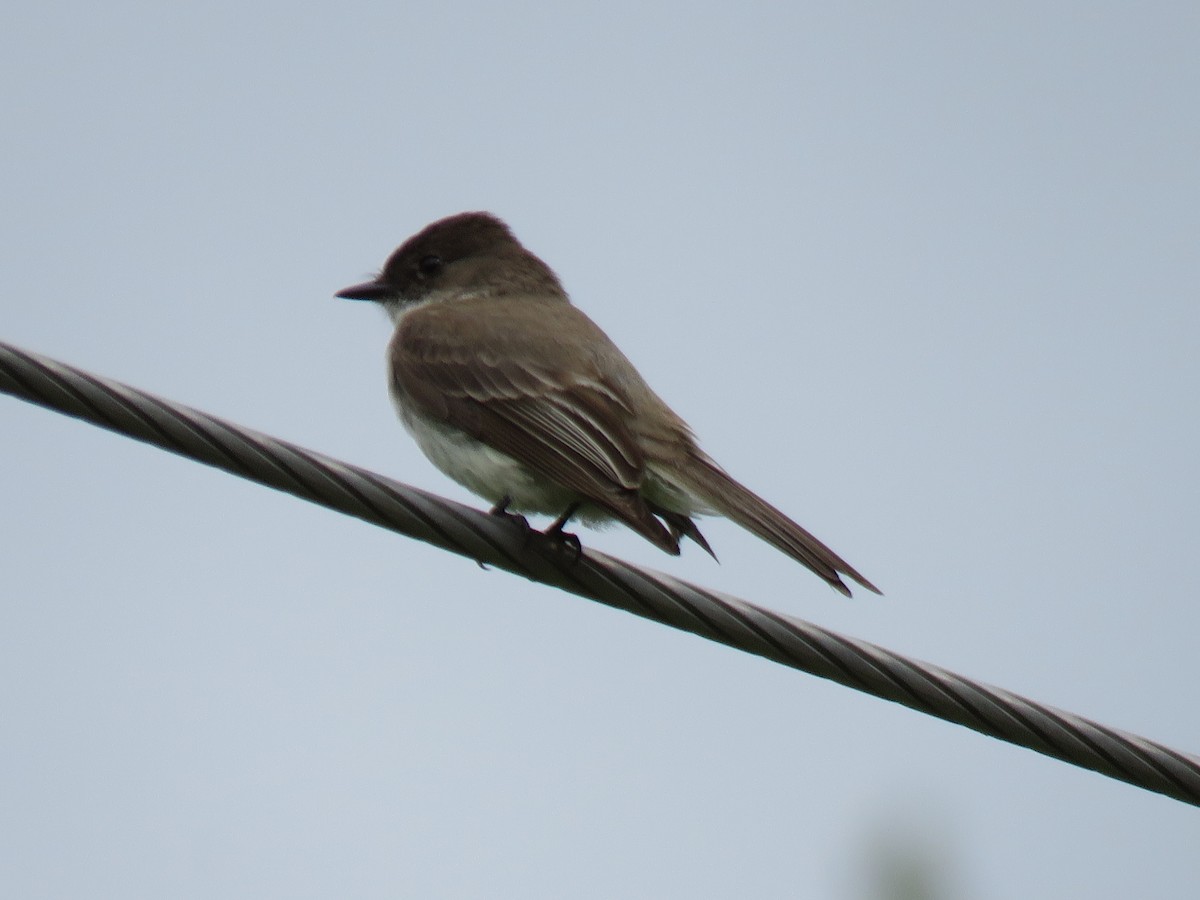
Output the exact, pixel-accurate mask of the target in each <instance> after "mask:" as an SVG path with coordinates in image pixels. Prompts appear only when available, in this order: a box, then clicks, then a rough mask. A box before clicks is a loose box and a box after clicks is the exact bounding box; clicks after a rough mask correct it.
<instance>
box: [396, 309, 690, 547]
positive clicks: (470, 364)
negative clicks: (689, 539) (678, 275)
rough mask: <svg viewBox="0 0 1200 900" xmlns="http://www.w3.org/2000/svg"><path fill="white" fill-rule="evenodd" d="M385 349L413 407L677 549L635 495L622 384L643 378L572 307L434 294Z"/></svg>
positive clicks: (635, 449)
mask: <svg viewBox="0 0 1200 900" xmlns="http://www.w3.org/2000/svg"><path fill="white" fill-rule="evenodd" d="M390 352H391V373H392V379H393V381H394V386H395V388H396V389H397V390H398V391H399V392H400V393H401V394H402V395H403V396H404V397H405V398H406V400H407V401H408V402H411V403H412V404H413V405H414V406H415V407H416V408H417V409H418V410H420V411H422V412H424V413H425V414H426V415H428V416H431V417H433V418H435V419H438V420H440V421H443V422H446V423H447V424H450V425H453V426H455V427H457V428H460V429H462V430H463V431H465V432H466V433H467V434H469V435H471V436H472V437H474V438H475V439H476V440H479V441H481V442H483V443H485V444H487V445H488V446H490V447H493V448H495V449H497V450H500V451H502V452H504V453H506V454H508V455H509V456H511V457H513V458H514V459H516V460H517V461H518V462H520V463H521V464H523V465H525V466H526V467H528V468H529V469H532V470H533V471H535V472H538V473H541V474H542V475H544V476H545V477H546V478H548V479H549V480H550V481H552V482H554V483H556V484H558V485H561V486H562V487H565V488H567V489H569V490H571V491H573V492H575V493H577V494H579V495H580V496H581V497H582V498H585V499H587V500H589V501H591V502H593V503H595V504H598V505H599V506H601V507H604V508H605V509H607V510H608V511H610V512H611V513H612V514H613V515H615V516H617V517H618V518H619V519H621V520H622V521H624V522H625V523H626V524H628V525H629V526H630V527H631V528H633V529H634V530H635V531H637V532H639V533H640V534H642V535H643V536H645V537H646V538H648V539H649V540H650V541H652V542H653V543H655V544H657V545H658V546H659V547H662V548H663V549H664V550H666V551H668V552H670V553H678V552H679V545H678V542H677V540H676V539H675V538H674V537H672V535H671V533H670V532H669V531H668V529H667V528H665V527H664V526H663V524H662V523H661V522H659V521H658V519H656V518H655V517H654V515H653V514H652V513H651V511H650V509H649V508H648V507H647V505H646V503H645V501H644V500H643V499H642V497H641V495H640V493H639V490H640V488H641V486H642V482H643V478H644V476H645V457H644V455H643V453H642V450H641V448H640V446H639V445H638V442H637V438H636V437H635V435H634V433H633V431H632V430H631V429H630V427H629V424H628V423H629V421H630V419H631V417H632V415H633V408H632V406H631V401H630V398H629V396H628V394H627V393H626V390H625V389H624V387H623V385H625V384H629V383H631V382H630V379H632V382H633V383H635V384H639V385H640V384H641V379H640V377H639V376H638V375H637V373H636V372H634V371H633V367H632V365H631V364H630V363H629V362H628V361H627V360H626V359H625V357H624V356H622V355H621V354H620V351H618V350H617V349H616V347H615V346H613V345H612V342H611V341H609V339H608V337H607V336H606V335H605V334H604V333H603V332H602V331H600V329H599V328H597V327H596V326H595V324H593V323H592V321H591V320H590V319H588V318H587V317H586V316H585V315H584V314H583V313H581V312H580V311H579V310H578V309H576V308H575V307H573V306H571V305H570V304H568V303H567V302H565V301H561V300H546V301H543V300H538V299H534V298H519V299H518V298H513V299H496V298H492V299H486V300H485V299H480V300H457V301H454V302H452V303H439V302H434V303H430V304H428V305H426V306H422V307H419V308H417V309H415V310H412V311H411V312H409V313H407V314H406V315H405V316H404V318H403V319H402V320H401V323H400V325H399V327H398V328H397V330H396V336H395V337H394V338H393V340H392V344H391V350H390ZM602 362H603V363H605V364H604V365H601V363H602ZM614 367H615V369H616V372H615V377H614V371H613V369H614ZM626 368H627V369H628V371H625V369H626Z"/></svg>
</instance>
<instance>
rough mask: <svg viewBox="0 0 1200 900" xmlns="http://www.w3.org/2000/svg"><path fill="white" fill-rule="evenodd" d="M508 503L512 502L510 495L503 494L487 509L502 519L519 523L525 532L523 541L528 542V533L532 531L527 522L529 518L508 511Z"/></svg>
mask: <svg viewBox="0 0 1200 900" xmlns="http://www.w3.org/2000/svg"><path fill="white" fill-rule="evenodd" d="M510 503H512V497H510V496H509V495H508V494H505V495H504V496H503V497H501V498H500V500H499V502H498V503H497V504H496V505H495V506H493V507H492V508H491V509H490V510H489V513H490V514H491V515H493V516H500V517H501V518H503V519H508V521H510V522H516V523H517V524H518V525H520V526H521V529H522V530H523V531H524V532H525V543H526V544H528V543H529V535H530V533H531V532H532V531H533V527H532V526H531V525H530V524H529V520H528V519H526V518H525V517H524V516H523V515H521V514H520V513H513V512H509V511H508V506H509V504H510Z"/></svg>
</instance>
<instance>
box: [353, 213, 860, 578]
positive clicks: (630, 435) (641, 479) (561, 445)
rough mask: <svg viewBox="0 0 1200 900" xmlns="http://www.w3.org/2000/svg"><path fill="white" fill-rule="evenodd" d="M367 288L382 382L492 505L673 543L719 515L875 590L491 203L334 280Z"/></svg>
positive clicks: (444, 464) (412, 427) (442, 456)
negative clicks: (723, 462)
mask: <svg viewBox="0 0 1200 900" xmlns="http://www.w3.org/2000/svg"><path fill="white" fill-rule="evenodd" d="M337 296H338V297H345V298H347V299H350V300H373V301H375V302H376V303H379V304H380V305H381V306H382V307H383V308H384V309H385V310H386V311H387V313H388V315H389V316H391V319H392V322H393V323H394V324H395V326H396V331H395V334H394V335H393V336H392V340H391V343H390V345H389V346H388V361H389V367H390V373H389V374H390V379H389V388H390V391H391V396H392V402H393V403H394V404H395V406H396V411H397V412H398V413H399V415H400V420H401V421H402V422H403V423H404V425H405V427H406V428H407V429H408V431H409V432H410V433H411V434H412V436H413V437H414V438H416V441H417V444H418V445H419V446H420V447H421V450H422V451H424V453H425V455H426V456H427V457H429V459H430V461H432V462H433V464H434V465H435V466H437V467H438V468H439V469H441V470H442V471H443V472H445V473H446V474H447V475H449V476H450V477H451V478H453V479H454V480H455V481H457V482H459V483H460V484H462V485H464V486H465V487H467V488H469V489H470V490H471V491H473V492H474V493H476V494H478V495H479V496H481V497H483V498H484V499H485V500H487V501H489V502H490V503H492V504H494V506H493V512H497V513H505V512H507V511H509V510H513V511H516V512H525V513H542V514H547V515H554V516H558V517H559V518H558V519H557V521H556V522H555V523H554V525H553V526H551V528H550V529H549V530H548V533H553V534H558V535H559V536H561V534H562V527H563V525H565V524H566V522H567V521H568V520H569V519H570V518H571V516H572V515H575V514H578V515H579V517H580V518H581V519H582V520H583V521H585V522H593V523H601V522H606V521H609V522H611V521H612V520H614V519H617V520H620V521H621V522H624V523H625V524H626V525H628V526H629V527H630V528H632V529H633V530H634V531H636V532H637V533H638V534H640V535H642V536H643V537H645V538H646V539H647V540H649V541H650V542H651V543H653V544H655V545H656V546H658V547H661V548H662V549H663V550H665V551H667V552H668V553H671V554H676V555H677V554H678V553H679V541H680V539H681V538H683V537H688V538H691V539H692V540H693V541H695V542H696V543H697V544H699V545H700V546H701V547H703V548H704V549H705V550H707V551H708V552H709V553H712V550H711V549H710V548H709V546H708V542H707V541H706V540H705V539H704V537H703V535H701V534H700V531H699V529H697V528H696V524H695V523H694V522H693V521H692V516H695V515H704V514H713V513H715V514H720V515H723V516H727V517H728V518H730V519H732V520H733V521H735V522H737V523H738V524H739V525H741V526H742V527H743V528H746V529H748V530H749V531H751V532H753V533H754V534H756V535H758V536H759V537H760V538H762V539H763V540H765V541H767V542H768V543H770V544H773V545H774V546H775V547H777V548H778V549H780V550H782V551H783V552H784V553H786V554H788V555H789V556H791V557H793V558H794V559H796V560H798V561H800V562H801V563H803V564H804V565H806V566H808V568H810V569H812V570H813V571H814V572H815V573H817V575H819V576H820V577H821V578H824V579H825V581H827V582H828V583H829V584H830V585H832V586H833V587H834V588H836V589H837V590H839V591H841V592H842V593H843V594H846V595H847V596H849V595H850V590H849V589H848V588H847V587H846V585H845V584H844V583H843V582H842V580H841V578H840V577H838V576H839V573H841V574H844V575H848V576H849V577H850V578H853V579H854V580H855V581H857V582H858V583H859V584H861V585H862V586H863V587H865V588H867V589H868V590H871V591H875V592H876V593H879V591H878V589H877V588H876V587H875V586H874V585H873V584H871V582H869V581H867V579H865V578H864V577H863V576H862V575H860V574H859V573H858V572H857V571H855V570H854V568H853V567H852V566H851V565H850V564H849V563H847V562H846V561H845V560H843V559H842V558H841V557H840V556H838V555H837V554H836V553H834V552H833V551H832V550H830V549H829V548H828V547H826V546H825V545H824V544H822V543H821V542H820V541H819V540H817V539H816V538H815V537H813V536H812V535H811V534H809V533H808V532H807V531H805V530H804V529H803V528H801V527H800V526H799V525H797V524H796V523H795V522H793V521H792V520H791V519H789V518H788V517H787V516H785V515H784V514H783V513H781V512H780V511H779V510H777V509H775V507H773V506H771V505H770V504H768V503H767V502H766V501H764V500H761V499H760V498H759V497H757V496H756V495H755V494H753V493H751V492H750V491H749V490H747V489H746V488H744V487H742V485H740V484H738V482H736V481H734V480H733V479H732V478H730V477H729V476H728V475H726V474H725V472H724V470H722V469H721V467H720V466H718V465H717V464H716V463H715V462H713V461H712V460H711V459H710V458H709V457H708V456H707V455H706V454H705V453H704V452H703V451H702V450H701V449H700V448H699V447H697V446H696V441H695V439H694V438H693V437H692V433H691V431H690V430H689V429H688V426H687V425H686V424H685V423H684V421H683V420H682V419H680V418H679V416H677V415H675V413H673V412H672V411H671V409H670V408H669V407H668V406H667V404H665V403H664V402H663V401H662V400H661V399H659V397H658V395H657V394H655V393H654V391H652V390H651V389H650V387H649V386H648V385H647V384H646V382H645V381H644V380H642V376H641V375H639V374H638V372H637V369H635V368H634V367H633V364H632V363H630V361H629V360H628V359H626V358H625V355H624V354H623V353H621V351H620V350H618V349H617V347H616V345H615V344H613V342H612V341H611V340H609V338H608V336H607V335H606V334H605V333H604V332H603V331H601V330H600V329H599V328H598V327H597V326H596V325H595V323H593V322H592V320H591V319H589V318H588V317H587V316H586V315H584V314H583V313H582V312H580V311H579V310H578V309H577V308H575V307H574V306H572V305H571V301H570V300H569V299H568V297H567V293H566V291H564V290H563V287H562V284H561V283H560V282H559V280H558V277H557V276H556V275H555V274H554V273H553V272H552V271H551V270H550V267H549V266H547V265H546V264H545V263H544V262H542V261H541V260H540V259H538V258H537V257H536V256H534V255H533V254H532V253H530V252H529V251H528V250H526V249H525V248H524V247H523V246H521V244H520V242H519V241H517V239H516V238H515V237H514V236H513V233H512V232H511V231H509V229H508V226H507V225H505V224H504V223H503V222H501V221H500V220H499V219H497V218H496V217H495V216H492V215H490V214H488V213H482V212H469V213H461V214H460V215H457V216H451V217H450V218H447V219H442V220H441V221H439V222H434V223H433V224H432V225H430V226H428V227H427V228H425V230H424V231H422V232H420V233H419V234H417V235H415V236H413V237H411V238H409V239H408V240H407V241H405V242H404V243H403V244H402V245H401V246H400V248H399V249H398V250H396V252H395V253H393V254H392V255H391V256H390V257H389V258H388V261H387V263H386V264H385V265H384V267H383V271H382V272H381V273H380V274H379V275H378V277H376V278H375V279H373V280H372V281H367V282H364V283H363V284H356V285H354V286H353V287H348V288H345V289H344V290H341V291H338V292H337Z"/></svg>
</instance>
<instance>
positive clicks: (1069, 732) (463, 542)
mask: <svg viewBox="0 0 1200 900" xmlns="http://www.w3.org/2000/svg"><path fill="white" fill-rule="evenodd" d="M0 391H3V392H5V393H8V394H12V395H13V396H15V397H19V398H21V399H23V400H27V401H29V402H31V403H36V404H38V405H41V406H44V407H47V408H49V409H52V410H56V411H58V412H61V413H64V414H66V415H69V416H74V417H76V418H79V419H83V420H85V421H87V422H91V423H92V424H94V425H99V426H100V427H101V428H106V429H108V430H110V431H115V432H117V433H119V434H123V435H126V436H128V437H132V438H136V439H137V440H140V441H144V442H145V443H148V444H153V445H154V446H156V447H161V448H162V449H164V450H169V451H170V452H172V453H177V454H179V455H180V456H185V457H187V458H189V459H194V460H196V461H197V462H202V463H206V464H207V465H210V466H215V467H216V468H218V469H223V470H225V471H226V472H229V473H231V474H233V475H237V476H239V477H241V478H246V479H249V480H251V481H257V482H258V483H260V484H265V485H267V486H268V487H273V488H275V489H277V490H281V491H286V492H287V493H289V494H293V495H294V496H297V497H300V498H302V499H304V500H309V501H311V502H313V503H318V504H320V505H322V506H326V507H329V508H330V509H336V510H338V511H340V512H343V513H346V514H348V515H351V516H356V517H357V518H360V519H364V520H366V521H368V522H371V523H373V524H376V525H379V526H381V527H383V528H388V529H390V530H392V531H396V532H399V533H400V534H404V535H407V536H409V537H414V538H417V539H418V540H422V541H426V542H428V543H430V544H433V545H435V546H437V547H441V548H442V549H445V550H449V551H451V552H454V553H457V554H459V555H461V556H465V557H468V558H469V559H473V560H476V561H477V562H480V563H483V564H487V565H492V566H496V567H497V568H502V569H506V570H508V571H510V572H514V573H516V574H518V575H523V576H525V577H526V578H529V579H532V580H534V581H539V582H542V583H544V584H549V585H552V586H555V587H559V588H562V589H563V590H567V591H570V592H571V593H574V594H578V595H579V596H581V597H586V598H588V599H590V600H595V601H598V602H600V603H604V604H606V605H608V606H612V607H615V608H617V609H622V610H625V611H626V612H631V613H633V614H635V615H638V616H642V617H644V618H647V619H651V620H653V621H655V622H660V623H662V624H664V625H670V626H671V627H673V628H678V629H681V630H683V631H689V632H692V633H693V634H697V635H699V636H700V637H703V638H707V639H709V640H712V641H717V642H719V643H722V644H727V645H728V646H730V647H734V648H736V649H738V650H743V651H745V652H747V653H754V654H757V655H758V656H762V657H765V658H767V659H770V660H773V661H775V662H778V663H781V664H783V665H785V666H790V667H792V668H794V669H800V670H801V671H804V672H808V673H810V674H812V675H817V676H820V677H821V678H827V679H829V680H831V681H836V682H837V683H839V684H843V685H845V686H847V687H851V688H854V689H855V690H859V691H864V692H866V693H868V694H874V695H875V696H876V697H882V698H883V699H885V700H891V701H893V702H895V703H900V704H903V705H904V706H907V707H909V708H911V709H915V710H918V711H919V712H923V713H926V714H928V715H931V716H937V717H939V718H942V719H945V720H947V721H950V722H955V723H957V724H959V725H965V726H966V727H967V728H971V729H974V730H975V731H979V732H982V733H983V734H987V735H990V736H992V737H995V738H999V739H1000V740H1003V741H1008V742H1010V743H1013V744H1017V745H1020V746H1022V747H1028V748H1029V749H1031V750H1036V751H1037V752H1038V753H1042V754H1045V755H1046V756H1051V757H1054V758H1055V759H1060V760H1063V761H1064V762H1069V763H1072V764H1073V765H1076V766H1081V767H1083V768H1086V769H1091V770H1093V771H1096V772H1099V773H1101V774H1103V775H1107V776H1109V777H1110V778H1116V779H1118V780H1121V781H1125V782H1128V783H1129V784H1133V785H1136V786H1138V787H1141V788H1145V789H1146V790H1150V791H1156V792H1158V793H1160V794H1165V795H1166V796H1168V797H1173V798H1175V799H1176V800H1182V801H1183V802H1185V803H1190V804H1192V805H1194V806H1200V757H1197V756H1195V755H1192V754H1187V753H1183V752H1180V751H1178V750H1172V749H1171V748H1170V747H1166V746H1163V745H1162V744H1159V743H1156V742H1154V741H1151V740H1148V739H1147V738H1143V737H1139V736H1138V735H1135V734H1130V733H1128V732H1123V731H1118V730H1116V729H1113V728H1109V727H1107V726H1105V725H1101V724H1099V723H1097V722H1093V721H1090V720H1088V719H1085V718H1082V717H1081V716H1077V715H1074V714H1073V713H1069V712H1064V711H1062V710H1058V709H1054V708H1052V707H1049V706H1045V705H1043V704H1040V703H1036V702H1034V701H1032V700H1029V699H1026V698H1024V697H1021V696H1018V695H1016V694H1013V693H1011V692H1009V691H1006V690H1003V689H1001V688H996V687H991V686H989V685H986V684H981V683H979V682H976V681H972V680H970V679H968V678H965V677H963V676H961V675H957V674H955V673H954V672H950V671H947V670H946V669H942V668H939V667H938V666H934V665H931V664H929V663H924V662H920V661H918V660H914V659H910V658H908V657H905V656H902V655H900V654H898V653H894V652H892V651H890V650H886V649H884V648H883V647H879V646H877V645H874V644H869V643H866V642H864V641H859V640H856V639H854V638H850V637H846V636H843V635H840V634H836V633H834V632H832V631H828V630H826V629H824V628H820V627H818V626H816V625H813V624H810V623H808V622H805V621H802V620H800V619H796V618H792V617H791V616H785V615H782V614H780V613H777V612H773V611H771V610H768V609H763V608H761V607H758V606H754V605H753V604H750V603H747V602H745V601H743V600H739V599H737V598H735V597H730V596H728V595H725V594H719V593H714V592H712V591H708V590H705V589H703V588H699V587H696V586H694V585H691V584H688V583H686V582H683V581H679V580H677V579H675V578H672V577H670V576H667V575H664V574H661V573H657V572H652V571H649V570H646V569H641V568H639V567H637V566H634V565H631V564H629V563H626V562H622V561H621V560H619V559H615V558H613V557H610V556H606V555H605V554H603V553H598V552H595V551H592V550H584V551H582V552H581V553H578V554H577V553H575V552H574V551H573V550H572V549H571V548H569V547H564V546H563V545H562V543H561V542H553V541H550V540H549V539H547V538H545V537H544V536H543V535H541V534H539V533H537V532H528V531H526V530H523V529H522V528H521V527H520V525H519V524H518V523H515V522H512V521H509V520H507V519H504V518H502V517H499V516H492V515H488V514H487V513H483V512H480V511H478V510H475V509H472V508H470V507H467V506H463V505H462V504H459V503H454V502H453V501H450V500H446V499H443V498H441V497H437V496H435V495H433V494H429V493H426V492H425V491H421V490H418V489H416V488H412V487H409V486H407V485H404V484H401V483H399V482H397V481H393V480H391V479H390V478H385V477H384V476H382V475H377V474H375V473H374V472H369V471H367V470H365V469H361V468H358V467H356V466H352V465H349V464H348V463H344V462H341V461H339V460H336V459H332V458H331V457H328V456H323V455H322V454H320V453H314V452H313V451H311V450H306V449H304V448H302V447H298V446H296V445H295V444H290V443H288V442H286V441H282V440H279V439H278V438H274V437H271V436H269V435H266V434H261V433H259V432H256V431H252V430H250V429H247V428H242V427H240V426H238V425H234V424H232V423H230V422H225V421H222V420H221V419H218V418H216V417H215V416H210V415H208V414H207V413H203V412H200V411H198V410H195V409H191V408H189V407H186V406H181V405H179V404H176V403H172V402H170V401H167V400H163V399H161V398H158V397H154V396H152V395H150V394H147V393H145V392H143V391H140V390H137V389H135V388H132V387H129V386H128V385H125V384H121V383H120V382H117V381H112V380H109V379H106V378H101V377H98V376H96V375H90V374H88V373H86V372H83V371H81V370H79V369H76V368H74V367H73V366H69V365H67V364H65V363H62V362H58V361H56V360H53V359H49V358H47V357H44V356H40V355H37V354H34V353H30V352H27V351H23V350H20V349H18V348H16V347H13V346H12V345H10V344H6V343H3V342H0Z"/></svg>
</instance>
